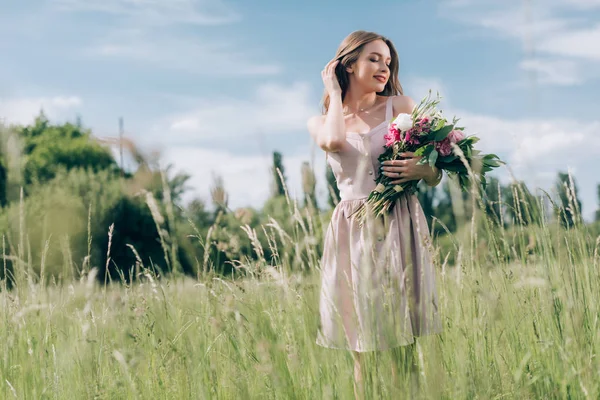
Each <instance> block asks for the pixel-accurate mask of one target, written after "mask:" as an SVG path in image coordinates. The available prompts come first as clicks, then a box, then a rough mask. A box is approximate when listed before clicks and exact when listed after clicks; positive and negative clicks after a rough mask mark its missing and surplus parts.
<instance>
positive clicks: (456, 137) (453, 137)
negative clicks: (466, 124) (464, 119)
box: [448, 129, 465, 143]
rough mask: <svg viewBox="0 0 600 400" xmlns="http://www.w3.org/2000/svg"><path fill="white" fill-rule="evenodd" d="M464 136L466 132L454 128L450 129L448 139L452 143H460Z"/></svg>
mask: <svg viewBox="0 0 600 400" xmlns="http://www.w3.org/2000/svg"><path fill="white" fill-rule="evenodd" d="M464 138H465V134H464V133H463V131H461V130H458V129H454V130H452V131H450V133H449V134H448V139H449V140H450V141H451V142H452V143H458V142H460V141H461V140H463V139H464Z"/></svg>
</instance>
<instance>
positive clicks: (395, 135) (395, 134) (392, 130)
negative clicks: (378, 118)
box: [383, 124, 400, 147]
mask: <svg viewBox="0 0 600 400" xmlns="http://www.w3.org/2000/svg"><path fill="white" fill-rule="evenodd" d="M383 137H384V139H385V145H386V146H387V147H390V146H392V145H393V144H394V143H396V142H398V141H400V131H399V130H398V128H397V127H396V124H391V125H390V127H389V129H388V131H387V133H386V134H385V135H384V136H383Z"/></svg>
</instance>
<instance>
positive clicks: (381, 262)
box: [307, 31, 442, 396]
mask: <svg viewBox="0 0 600 400" xmlns="http://www.w3.org/2000/svg"><path fill="white" fill-rule="evenodd" d="M398 66H399V61H398V54H397V52H396V49H395V48H394V45H393V44H392V42H391V41H390V40H389V39H387V38H385V37H384V36H381V35H378V34H376V33H373V32H366V31H356V32H353V33H351V34H350V35H349V36H348V37H346V38H345V39H344V40H343V41H342V43H341V45H340V46H339V48H338V51H337V54H336V56H335V58H334V59H333V60H331V61H330V62H329V63H328V64H327V66H326V67H325V69H324V70H323V71H322V72H321V75H322V78H323V83H324V86H325V93H324V97H323V112H322V115H317V116H314V117H311V118H310V119H309V120H308V122H307V126H308V130H309V132H310V134H311V136H312V138H313V139H314V140H315V142H316V143H317V145H318V146H319V147H321V148H322V149H323V150H324V151H325V152H326V158H327V162H328V163H329V165H330V166H331V168H332V169H333V172H334V174H335V177H336V181H337V185H338V188H339V190H340V197H341V201H340V202H339V203H338V204H337V206H336V207H335V209H334V211H333V214H332V217H331V221H330V223H329V226H328V228H327V232H326V235H325V239H324V251H323V257H322V260H321V261H322V263H321V264H322V265H321V274H322V275H321V292H320V303H319V309H320V327H319V332H318V335H317V339H316V343H317V344H318V345H320V346H323V347H328V348H337V349H347V350H351V351H352V352H353V355H354V360H355V364H354V377H355V391H356V395H357V396H358V395H359V394H358V393H359V392H360V391H362V390H363V384H362V369H363V368H362V362H361V360H362V357H361V353H364V352H369V351H382V350H388V349H391V350H392V351H393V354H394V356H395V358H396V359H399V357H398V355H399V354H400V351H399V350H400V349H401V347H400V346H406V347H405V348H404V349H405V350H407V351H406V352H405V354H411V351H412V347H413V345H414V343H415V339H414V337H415V336H423V335H431V334H437V333H441V332H442V325H441V321H440V316H439V314H438V298H437V289H436V283H435V270H434V267H433V264H432V262H431V256H430V254H429V253H428V248H427V247H426V246H427V243H428V242H429V239H430V237H429V230H428V227H427V220H426V219H425V216H424V215H423V210H422V208H421V205H420V204H419V202H418V199H417V197H416V196H415V195H414V194H406V195H403V196H402V197H401V198H400V199H399V200H398V201H397V202H396V204H395V206H394V208H393V210H392V213H391V214H390V215H389V216H386V217H385V218H370V219H369V220H368V222H367V223H366V224H364V225H363V226H362V227H361V226H359V224H358V223H357V221H356V220H354V219H353V218H352V217H351V214H352V213H353V212H354V211H355V210H356V209H357V207H358V206H360V205H361V204H362V203H364V202H365V200H366V198H367V196H368V195H369V193H370V192H371V191H372V190H373V189H374V188H375V182H374V181H375V179H376V178H377V177H378V176H379V174H380V173H381V174H385V175H387V176H389V177H391V178H393V179H394V180H393V183H400V182H405V181H410V180H420V179H423V180H424V181H425V182H426V183H427V184H428V185H430V186H435V185H437V184H438V183H439V182H440V179H441V171H439V170H437V169H436V168H433V169H432V168H431V167H429V166H428V165H417V162H418V161H419V157H415V156H414V154H412V153H405V154H404V158H405V159H404V160H402V161H397V162H394V164H393V165H389V166H388V165H380V164H379V161H378V156H379V155H380V154H381V153H382V152H383V146H384V144H385V139H384V135H385V133H386V131H387V127H388V123H389V122H390V120H391V119H392V118H393V117H395V116H396V115H397V114H398V113H411V112H412V110H413V108H414V106H415V103H414V101H413V100H412V99H411V98H410V97H408V96H404V95H402V87H401V85H400V83H399V81H398V76H397V75H398ZM409 358H412V357H409ZM392 373H393V376H394V377H396V376H397V366H396V365H393V366H392Z"/></svg>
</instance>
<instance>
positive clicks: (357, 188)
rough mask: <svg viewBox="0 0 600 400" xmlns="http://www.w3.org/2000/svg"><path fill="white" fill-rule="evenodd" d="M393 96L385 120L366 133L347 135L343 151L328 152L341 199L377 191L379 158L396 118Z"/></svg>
mask: <svg viewBox="0 0 600 400" xmlns="http://www.w3.org/2000/svg"><path fill="white" fill-rule="evenodd" d="M392 114H393V111H392V97H391V96H390V97H388V99H387V100H386V109H385V121H383V122H382V123H381V124H379V125H378V126H376V127H375V128H373V129H371V130H370V131H369V132H367V133H364V134H363V133H357V132H347V134H346V141H345V143H344V146H343V147H342V149H341V150H340V151H338V152H335V153H330V152H327V153H326V159H327V162H328V163H329V165H330V166H331V169H332V170H333V174H334V176H335V179H336V182H337V186H338V189H339V190H340V200H342V201H344V200H356V199H361V198H364V197H368V196H369V193H371V191H373V189H375V179H377V177H378V176H379V173H380V172H379V167H380V164H379V160H378V158H379V155H380V154H381V153H383V151H384V145H385V139H384V135H385V133H386V132H387V129H388V123H389V121H390V120H391V119H392V117H393V115H392Z"/></svg>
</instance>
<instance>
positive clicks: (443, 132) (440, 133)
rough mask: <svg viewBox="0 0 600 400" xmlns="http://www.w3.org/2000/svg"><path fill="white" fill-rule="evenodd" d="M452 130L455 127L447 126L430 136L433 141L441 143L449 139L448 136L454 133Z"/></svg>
mask: <svg viewBox="0 0 600 400" xmlns="http://www.w3.org/2000/svg"><path fill="white" fill-rule="evenodd" d="M452 128H454V126H452V125H446V126H444V127H442V128H441V129H436V130H435V131H432V132H431V134H430V136H431V137H432V138H433V140H435V141H436V142H439V141H441V140H444V139H446V137H448V134H449V133H450V132H451V131H452Z"/></svg>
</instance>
